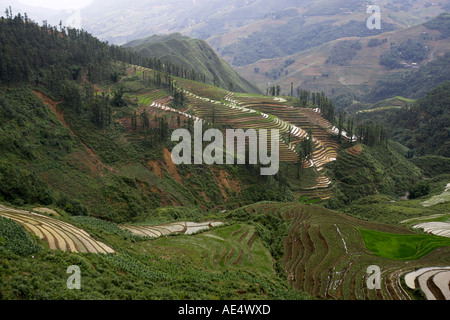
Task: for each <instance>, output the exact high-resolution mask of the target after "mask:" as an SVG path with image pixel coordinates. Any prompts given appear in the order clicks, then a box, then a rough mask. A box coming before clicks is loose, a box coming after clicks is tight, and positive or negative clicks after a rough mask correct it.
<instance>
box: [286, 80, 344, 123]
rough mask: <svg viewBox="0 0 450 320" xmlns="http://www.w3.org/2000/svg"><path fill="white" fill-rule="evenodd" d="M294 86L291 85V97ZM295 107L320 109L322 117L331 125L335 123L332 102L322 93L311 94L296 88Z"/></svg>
mask: <svg viewBox="0 0 450 320" xmlns="http://www.w3.org/2000/svg"><path fill="white" fill-rule="evenodd" d="M293 91H294V85H293V83H291V96H293ZM295 106H296V107H299V108H305V107H312V108H320V109H321V111H322V115H323V117H324V118H325V119H327V120H328V121H330V122H331V123H335V122H336V119H335V116H336V114H335V108H334V104H333V101H332V100H331V99H329V98H328V97H327V96H326V95H325V93H324V92H311V91H308V90H303V89H300V88H297V100H296V102H295Z"/></svg>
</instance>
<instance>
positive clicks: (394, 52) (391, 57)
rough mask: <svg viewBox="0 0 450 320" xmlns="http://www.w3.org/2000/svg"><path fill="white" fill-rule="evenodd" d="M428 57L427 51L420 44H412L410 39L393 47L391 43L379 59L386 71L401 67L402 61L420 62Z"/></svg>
mask: <svg viewBox="0 0 450 320" xmlns="http://www.w3.org/2000/svg"><path fill="white" fill-rule="evenodd" d="M427 56H428V49H427V48H426V47H425V46H424V45H423V44H422V43H420V42H416V43H414V42H413V41H412V40H411V39H408V41H406V42H404V43H401V44H400V45H398V46H397V45H395V44H394V43H391V49H390V51H389V52H386V53H384V54H382V55H381V57H380V64H381V65H382V66H385V67H387V68H388V69H395V68H400V67H402V65H401V62H402V61H409V62H421V61H423V60H424V59H426V57H427Z"/></svg>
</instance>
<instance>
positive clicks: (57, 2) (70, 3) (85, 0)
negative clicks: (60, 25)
mask: <svg viewBox="0 0 450 320" xmlns="http://www.w3.org/2000/svg"><path fill="white" fill-rule="evenodd" d="M18 1H19V2H21V3H24V4H27V5H29V6H33V7H42V8H48V9H54V10H65V9H81V8H84V7H86V6H88V5H90V4H91V3H92V2H93V1H94V0H38V1H36V0H18Z"/></svg>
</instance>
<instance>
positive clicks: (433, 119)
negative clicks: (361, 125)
mask: <svg viewBox="0 0 450 320" xmlns="http://www.w3.org/2000/svg"><path fill="white" fill-rule="evenodd" d="M449 110H450V81H447V82H445V83H443V84H441V85H439V86H437V87H436V88H434V89H433V90H431V91H429V92H428V93H427V94H426V95H425V96H424V97H422V98H421V99H419V100H417V101H416V102H415V103H410V104H408V105H405V106H404V107H402V108H400V109H391V110H386V111H384V112H383V113H378V114H377V115H376V116H375V115H370V116H367V115H369V114H370V113H367V115H364V114H360V115H358V118H359V120H358V121H364V122H365V121H373V120H375V121H379V122H381V123H383V124H384V126H385V127H386V131H387V135H388V136H389V138H391V139H393V140H395V141H398V142H400V143H401V144H403V145H404V146H406V147H408V148H409V149H411V150H412V152H413V153H412V154H410V155H409V157H412V156H413V155H417V156H424V155H435V156H442V157H450V143H449V138H450V132H449V128H450V112H449Z"/></svg>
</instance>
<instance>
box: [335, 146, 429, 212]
mask: <svg viewBox="0 0 450 320" xmlns="http://www.w3.org/2000/svg"><path fill="white" fill-rule="evenodd" d="M328 169H329V171H328V172H327V173H328V174H329V176H330V179H331V181H333V182H334V183H333V188H334V191H335V200H336V201H337V202H336V203H334V202H332V204H331V205H332V206H334V205H337V206H338V207H339V206H341V205H347V204H350V203H351V202H353V201H355V200H357V199H359V198H362V197H365V196H368V195H374V194H386V195H392V196H399V197H400V196H404V195H405V194H406V192H407V191H408V190H409V188H410V187H411V186H412V185H414V184H415V183H417V182H418V181H420V180H421V179H422V172H421V171H420V169H419V168H417V167H416V166H414V165H413V164H411V163H410V162H408V160H407V159H406V158H405V157H404V155H402V154H399V153H397V152H396V151H395V150H393V149H391V148H389V147H386V146H383V145H379V146H376V147H368V146H365V145H364V146H363V145H359V146H355V147H352V148H349V149H347V150H341V152H340V153H339V155H338V157H337V161H336V162H335V163H332V164H330V165H329V166H328Z"/></svg>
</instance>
